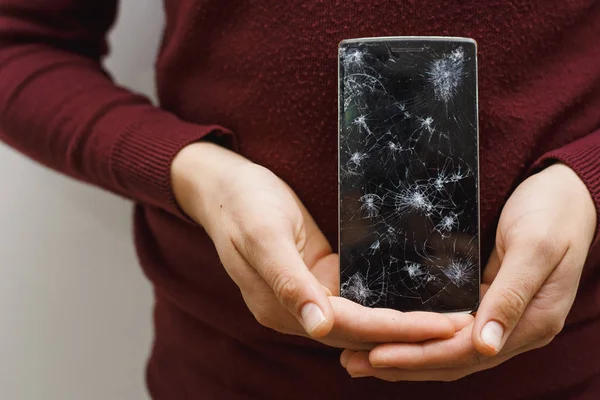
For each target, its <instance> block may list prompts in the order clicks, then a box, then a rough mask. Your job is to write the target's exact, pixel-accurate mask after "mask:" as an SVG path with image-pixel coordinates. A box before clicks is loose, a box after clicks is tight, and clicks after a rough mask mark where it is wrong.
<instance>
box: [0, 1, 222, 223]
mask: <svg viewBox="0 0 600 400" xmlns="http://www.w3.org/2000/svg"><path fill="white" fill-rule="evenodd" d="M63 3H67V4H66V5H65V4H63V5H61V6H58V7H59V8H60V9H59V10H47V11H44V10H40V8H41V6H40V5H37V6H32V5H29V2H27V1H24V0H20V1H17V0H11V1H7V2H3V4H2V5H0V139H1V140H3V141H5V142H6V143H8V144H9V145H11V146H12V147H14V148H15V149H17V150H19V151H21V152H23V153H25V154H26V155H28V156H30V157H32V158H34V159H35V160H37V161H39V162H41V163H43V164H45V165H46V166H48V167H51V168H52V169H55V170H57V171H60V172H62V173H65V174H68V175H69V176H71V177H74V178H76V179H80V180H83V181H85V182H89V183H92V184H95V185H98V186H101V187H103V188H105V189H108V190H111V191H113V192H115V193H119V194H121V195H124V196H127V197H129V198H132V199H134V200H136V201H140V202H145V203H148V204H152V205H155V206H158V207H162V208H165V209H167V210H169V211H171V212H173V213H177V212H178V211H179V209H178V207H177V204H176V202H175V201H174V198H173V195H172V189H171V176H170V166H171V162H172V160H173V158H174V157H175V155H176V154H177V153H178V152H179V151H180V150H181V149H182V148H183V147H185V146H186V145H188V144H189V143H192V142H195V141H198V140H200V139H201V138H203V137H205V136H206V135H209V134H211V133H213V134H217V135H218V134H227V131H226V130H225V129H223V128H220V127H217V126H199V125H195V124H190V123H186V122H184V121H181V120H180V119H178V118H177V117H176V116H174V115H172V114H170V113H168V112H166V111H164V110H161V109H158V108H156V107H154V106H153V105H152V104H151V103H150V102H149V101H148V99H146V98H145V97H143V96H140V95H137V94H134V93H131V92H129V91H127V90H125V89H123V88H119V87H117V86H115V84H114V83H113V82H112V80H111V79H110V77H109V76H108V74H107V73H106V72H105V71H104V70H103V69H102V67H101V64H100V59H101V57H102V56H103V54H104V52H105V45H104V34H105V32H106V30H107V29H108V27H109V26H110V24H111V23H112V18H113V17H114V15H113V14H112V13H113V12H114V2H110V1H107V2H103V3H97V2H94V3H95V4H93V5H90V4H89V3H87V2H85V1H82V0H71V1H67V2H63ZM111 3H112V4H111ZM6 4H9V5H6ZM103 18H104V20H103Z"/></svg>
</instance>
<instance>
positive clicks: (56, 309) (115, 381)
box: [0, 0, 163, 400]
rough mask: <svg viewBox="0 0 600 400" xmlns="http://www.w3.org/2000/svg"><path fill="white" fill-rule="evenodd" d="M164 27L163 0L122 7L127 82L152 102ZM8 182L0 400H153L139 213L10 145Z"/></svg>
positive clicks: (122, 78) (1, 257)
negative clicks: (135, 227) (137, 246)
mask: <svg viewBox="0 0 600 400" xmlns="http://www.w3.org/2000/svg"><path fill="white" fill-rule="evenodd" d="M82 1H85V0H82ZM162 26H163V15H162V5H161V0H144V1H138V0H121V12H120V16H119V20H118V22H117V25H116V29H115V30H114V31H113V32H112V33H111V36H110V38H111V42H112V55H111V57H110V59H109V60H108V63H107V65H108V67H109V69H110V70H111V71H112V72H113V74H114V76H115V77H116V79H117V80H118V81H119V82H120V83H122V84H125V85H127V86H129V87H131V88H133V89H135V90H138V91H141V92H144V93H147V94H150V95H153V92H154V85H153V61H154V56H155V53H156V48H157V45H158V41H159V38H160V34H161V31H162ZM0 184H1V187H2V192H1V195H0V399H7V400H38V399H39V400H42V399H43V400H71V399H76V400H81V399H85V400H96V399H97V400H107V399H111V400H112V399H127V400H129V399H131V400H137V399H147V398H148V395H147V394H146V389H145V384H144V367H145V362H146V358H147V356H148V352H149V349H150V345H151V340H152V326H151V306H152V294H151V288H150V285H149V283H148V282H147V281H146V279H145V278H144V277H143V275H142V273H141V270H140V268H139V266H138V264H137V261H136V258H135V254H134V250H133V245H132V237H131V230H132V227H131V204H130V203H129V202H127V201H125V200H122V199H120V198H117V197H116V196H113V195H110V194H107V193H105V192H102V191H100V190H98V189H95V188H92V187H88V186H84V185H82V184H80V183H76V182H74V181H71V180H68V179H66V178H64V177H62V176H59V175H58V174H56V173H54V172H51V171H49V170H47V169H44V168H42V167H40V166H37V165H35V164H34V163H33V162H31V161H29V160H27V159H25V158H24V157H22V156H21V155H18V154H16V153H15V152H13V151H12V150H10V149H8V148H7V147H6V146H4V145H2V144H0Z"/></svg>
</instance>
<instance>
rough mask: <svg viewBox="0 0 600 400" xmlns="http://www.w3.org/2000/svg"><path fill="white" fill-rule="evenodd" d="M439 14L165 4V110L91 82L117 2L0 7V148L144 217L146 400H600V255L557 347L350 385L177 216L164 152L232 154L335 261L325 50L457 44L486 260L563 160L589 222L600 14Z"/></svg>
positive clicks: (562, 0)
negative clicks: (474, 140)
mask: <svg viewBox="0 0 600 400" xmlns="http://www.w3.org/2000/svg"><path fill="white" fill-rule="evenodd" d="M448 3H449V2H446V1H441V0H407V1H403V2H397V1H391V0H370V1H359V0H347V1H343V2H342V1H333V0H332V1H323V0H289V1H282V0H237V1H233V0H232V1H223V0H166V1H165V7H166V13H167V24H166V29H165V32H164V40H163V44H162V47H161V51H160V55H159V57H158V61H157V64H156V68H157V77H158V78H157V84H158V93H159V98H160V108H158V107H155V106H153V105H152V104H150V102H149V101H148V100H147V99H145V98H144V97H142V96H139V95H136V94H132V93H130V92H129V91H127V90H124V89H122V88H119V87H117V86H115V85H114V84H113V83H112V82H111V80H110V78H109V77H108V75H107V74H106V73H105V72H104V71H103V70H102V68H101V65H100V59H101V57H102V56H103V55H104V54H105V53H106V50H107V49H106V43H105V34H106V31H107V29H108V28H109V27H110V25H111V24H112V22H113V19H114V16H115V11H116V0H112V1H111V0H53V1H42V0H0V138H1V139H2V140H4V141H5V142H7V143H8V144H9V145H11V146H13V147H14V148H16V149H18V150H20V151H22V152H23V153H25V154H27V155H29V156H30V157H32V158H34V159H35V160H37V161H39V162H41V163H43V164H45V165H47V166H49V167H51V168H53V169H55V170H58V171H61V172H63V173H65V174H68V175H70V176H72V177H74V178H77V179H80V180H82V181H85V182H89V183H92V184H94V185H97V186H101V187H103V188H106V189H108V190H110V191H112V192H116V193H119V194H121V195H124V196H126V197H128V198H131V199H133V200H134V201H135V202H136V209H135V238H136V246H137V251H138V254H139V259H140V262H141V265H142V266H143V268H144V271H145V273H146V274H147V276H148V277H149V279H151V281H152V282H153V284H154V286H155V288H156V309H155V326H156V338H155V343H154V348H153V352H152V356H151V359H150V362H149V368H148V384H149V388H150V391H151V393H152V395H153V396H154V397H155V398H157V399H199V398H202V399H238V398H259V399H338V398H339V399H350V398H352V399H365V398H384V396H390V397H389V398H399V397H400V398H404V399H412V398H418V397H417V396H421V398H427V399H428V398H433V397H431V396H434V394H438V395H440V394H443V395H444V396H445V397H446V398H460V399H465V400H466V399H483V398H485V399H490V400H493V399H516V398H531V397H536V398H537V397H540V396H549V397H551V398H557V399H567V398H586V399H587V398H590V399H591V398H595V399H598V398H600V388H599V387H598V386H599V384H598V380H600V377H599V375H598V374H600V251H599V250H598V247H599V246H596V245H595V246H594V248H593V249H592V253H591V255H590V258H589V262H588V265H587V266H586V269H585V273H584V278H583V280H582V283H581V287H580V292H579V295H578V298H577V300H576V303H575V306H574V308H573V310H572V312H571V314H570V317H569V320H568V323H567V325H566V327H565V329H564V331H563V333H561V334H560V335H559V336H558V337H557V338H556V340H555V341H554V342H553V343H551V344H550V345H549V346H547V347H545V348H543V349H540V350H536V351H532V352H529V353H526V354H524V355H520V356H518V357H516V358H514V359H513V360H511V361H508V362H506V363H504V364H502V365H501V366H499V367H496V368H494V369H492V370H489V371H486V372H482V373H478V374H475V375H472V376H470V377H467V378H465V379H463V380H460V381H458V382H454V383H397V384H392V383H385V382H382V381H378V380H375V379H358V380H352V379H350V378H349V377H348V375H347V373H346V372H345V370H344V369H343V368H342V367H341V366H340V365H339V362H338V356H339V353H340V350H337V349H331V348H326V347H324V346H321V345H318V344H316V343H315V342H312V341H309V340H305V339H300V338H294V337H290V336H285V335H281V334H278V333H275V332H273V331H270V330H268V329H266V328H264V327H262V326H260V325H259V324H258V323H257V322H256V321H255V320H254V319H253V318H252V315H251V314H250V312H249V311H248V310H247V309H246V307H245V305H244V302H243V300H242V298H241V296H240V293H239V291H238V289H237V287H236V286H235V285H234V284H233V282H232V281H231V280H230V279H229V278H228V276H227V274H226V273H225V271H224V269H223V267H222V266H221V265H220V263H219V261H218V258H217V255H216V253H215V250H214V248H213V245H212V243H211V242H210V240H209V238H208V237H207V235H206V234H205V232H204V231H203V229H202V228H201V227H199V226H197V225H194V224H192V223H190V222H189V220H187V219H186V218H185V217H184V216H183V215H182V214H181V212H180V210H179V209H178V207H177V205H176V204H175V203H174V200H173V194H172V192H171V189H170V182H169V165H170V162H171V160H172V159H173V157H174V155H175V154H176V152H177V151H178V150H179V149H181V148H182V147H183V146H184V145H186V144H188V143H190V142H193V141H197V140H200V139H202V138H204V137H206V136H207V135H211V136H212V137H215V138H216V137H218V136H221V137H222V138H224V139H233V138H234V137H235V140H225V141H223V143H226V144H228V145H232V146H234V148H235V149H236V150H237V151H239V152H240V153H241V154H243V155H244V156H246V157H248V158H249V159H251V160H253V161H255V162H257V163H259V164H262V165H264V166H266V167H268V168H270V169H271V170H273V171H274V172H275V173H276V174H278V175H279V176H280V177H282V178H283V179H284V180H285V181H286V182H288V183H289V184H290V185H291V186H292V187H293V188H294V189H295V190H296V192H297V193H298V194H299V196H300V197H301V199H302V200H303V201H304V203H305V204H306V205H307V207H308V209H309V210H310V212H311V213H312V215H313V216H314V217H315V219H316V221H317V223H318V224H319V225H320V226H321V228H322V229H323V231H324V232H325V234H326V236H327V238H328V239H329V241H330V242H331V243H332V244H334V245H335V243H337V240H336V235H337V217H336V209H337V204H336V202H337V195H336V188H337V184H336V183H337V182H336V169H337V167H336V144H337V133H336V122H337V118H336V111H337V106H336V102H337V96H336V92H337V68H336V56H337V48H336V45H337V43H338V42H339V41H340V40H341V39H344V38H351V37H364V36H394V35H442V36H444V35H449V36H467V37H472V38H475V39H476V40H477V42H478V44H479V67H480V68H479V77H480V88H479V93H480V127H481V134H480V137H481V201H482V205H481V222H482V235H483V256H484V257H486V256H487V255H488V254H489V251H490V249H491V246H492V244H493V240H494V231H495V225H496V222H497V219H498V216H499V214H500V211H501V208H502V205H503V204H504V202H505V201H506V199H507V198H508V196H509V194H510V193H511V191H512V190H513V189H514V188H515V185H517V184H518V183H519V181H520V180H522V179H523V178H524V177H525V176H526V174H527V173H528V171H529V170H530V169H531V168H532V167H533V166H535V165H542V164H543V163H545V162H547V161H549V160H552V159H559V160H562V161H563V162H565V163H567V164H568V165H570V166H571V167H572V168H573V169H574V170H575V171H577V173H579V174H580V176H581V177H582V179H583V180H584V182H585V183H586V184H587V186H588V188H589V190H590V192H591V193H592V195H593V198H594V200H595V202H596V204H597V205H598V204H600V2H599V1H597V0H550V1H549V0H530V1H520V0H519V1H518V0H479V1H474V0H473V1H461V2H452V3H453V4H452V5H450V4H448ZM157 29H158V27H157ZM231 132H233V133H231ZM234 144H235V145H234ZM536 161H537V162H538V163H537V164H536ZM199 173H201V171H200V172H199ZM599 216H600V213H599ZM90 362H93V360H90ZM594 393H595V394H594ZM576 396H583V397H576ZM585 396H587V397H585Z"/></svg>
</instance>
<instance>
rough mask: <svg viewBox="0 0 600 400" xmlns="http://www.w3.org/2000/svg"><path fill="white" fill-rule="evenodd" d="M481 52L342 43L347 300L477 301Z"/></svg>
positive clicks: (456, 44)
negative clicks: (478, 104) (478, 69)
mask: <svg viewBox="0 0 600 400" xmlns="http://www.w3.org/2000/svg"><path fill="white" fill-rule="evenodd" d="M476 68H477V67H476V45H475V42H474V41H472V40H470V39H454V38H453V39H444V38H438V39H434V38H431V39H420V38H419V39H417V38H410V39H407V38H385V39H364V40H361V39H355V40H347V41H343V42H342V43H340V46H339V118H340V119H339V200H340V210H339V216H340V221H339V222H340V247H339V248H340V293H341V296H342V297H345V298H347V299H350V300H353V301H355V302H358V303H360V304H362V305H364V306H368V307H386V308H393V309H397V310H401V311H415V310H420V311H434V312H455V311H473V310H474V309H475V308H476V307H477V304H478V302H479V284H480V266H479V265H480V264H479V205H478V204H479V203H478V124H477V70H476Z"/></svg>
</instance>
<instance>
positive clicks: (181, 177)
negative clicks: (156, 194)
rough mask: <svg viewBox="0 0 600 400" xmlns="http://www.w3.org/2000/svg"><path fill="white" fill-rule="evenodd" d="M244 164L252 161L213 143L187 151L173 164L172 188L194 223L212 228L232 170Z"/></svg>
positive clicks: (193, 146) (195, 146) (197, 145)
mask: <svg viewBox="0 0 600 400" xmlns="http://www.w3.org/2000/svg"><path fill="white" fill-rule="evenodd" d="M244 162H249V161H248V160H247V159H245V158H244V157H242V156H240V155H238V154H236V153H234V152H232V151H230V150H227V149H225V148H223V147H221V146H219V145H216V144H214V143H211V142H203V141H200V142H195V143H192V144H190V145H188V146H186V147H184V148H183V149H182V150H181V151H180V152H179V153H177V155H176V156H175V158H174V159H173V162H172V163H171V185H172V190H173V195H174V197H175V200H176V202H177V204H178V205H179V207H180V208H181V209H182V211H183V212H184V213H185V214H187V215H188V216H189V217H190V218H191V219H192V220H194V221H195V222H197V223H198V224H200V225H202V226H203V227H204V228H205V229H207V228H209V227H210V221H211V217H212V216H214V214H215V210H217V209H218V203H219V202H220V195H221V194H222V193H223V187H224V185H225V184H226V183H227V181H228V176H229V173H230V171H231V170H232V167H233V166H234V165H236V164H239V163H244ZM215 205H216V206H215Z"/></svg>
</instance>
